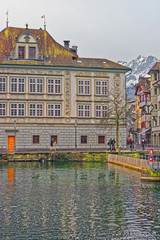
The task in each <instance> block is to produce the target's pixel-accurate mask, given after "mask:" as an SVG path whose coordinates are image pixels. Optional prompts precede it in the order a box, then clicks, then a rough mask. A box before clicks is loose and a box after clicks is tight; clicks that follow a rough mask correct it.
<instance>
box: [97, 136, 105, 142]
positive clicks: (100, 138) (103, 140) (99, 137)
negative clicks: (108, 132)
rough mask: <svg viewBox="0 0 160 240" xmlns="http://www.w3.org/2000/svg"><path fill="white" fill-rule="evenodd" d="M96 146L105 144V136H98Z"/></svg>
mask: <svg viewBox="0 0 160 240" xmlns="http://www.w3.org/2000/svg"><path fill="white" fill-rule="evenodd" d="M98 144H105V136H98Z"/></svg>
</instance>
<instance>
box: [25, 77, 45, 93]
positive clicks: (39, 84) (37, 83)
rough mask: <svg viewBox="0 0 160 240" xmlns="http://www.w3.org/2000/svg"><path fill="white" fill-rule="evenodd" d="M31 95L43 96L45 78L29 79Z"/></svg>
mask: <svg viewBox="0 0 160 240" xmlns="http://www.w3.org/2000/svg"><path fill="white" fill-rule="evenodd" d="M28 82H29V83H28V84H29V94H35V93H36V94H43V91H44V78H41V77H30V78H29V81H28Z"/></svg>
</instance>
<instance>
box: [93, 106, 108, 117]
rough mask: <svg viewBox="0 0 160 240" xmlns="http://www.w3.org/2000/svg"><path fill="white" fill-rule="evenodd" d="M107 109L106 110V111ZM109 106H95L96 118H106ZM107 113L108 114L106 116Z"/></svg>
mask: <svg viewBox="0 0 160 240" xmlns="http://www.w3.org/2000/svg"><path fill="white" fill-rule="evenodd" d="M104 108H106V109H104ZM107 110H108V106H107V105H95V117H96V118H104V117H105V115H106V114H107ZM105 113H106V114H105Z"/></svg>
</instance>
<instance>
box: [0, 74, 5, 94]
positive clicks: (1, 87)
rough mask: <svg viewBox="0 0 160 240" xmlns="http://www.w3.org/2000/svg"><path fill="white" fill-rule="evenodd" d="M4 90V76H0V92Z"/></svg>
mask: <svg viewBox="0 0 160 240" xmlns="http://www.w3.org/2000/svg"><path fill="white" fill-rule="evenodd" d="M5 92H6V77H0V93H5Z"/></svg>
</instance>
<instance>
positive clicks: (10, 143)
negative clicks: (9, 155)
mask: <svg viewBox="0 0 160 240" xmlns="http://www.w3.org/2000/svg"><path fill="white" fill-rule="evenodd" d="M14 144H15V137H14V136H8V151H9V152H14Z"/></svg>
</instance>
